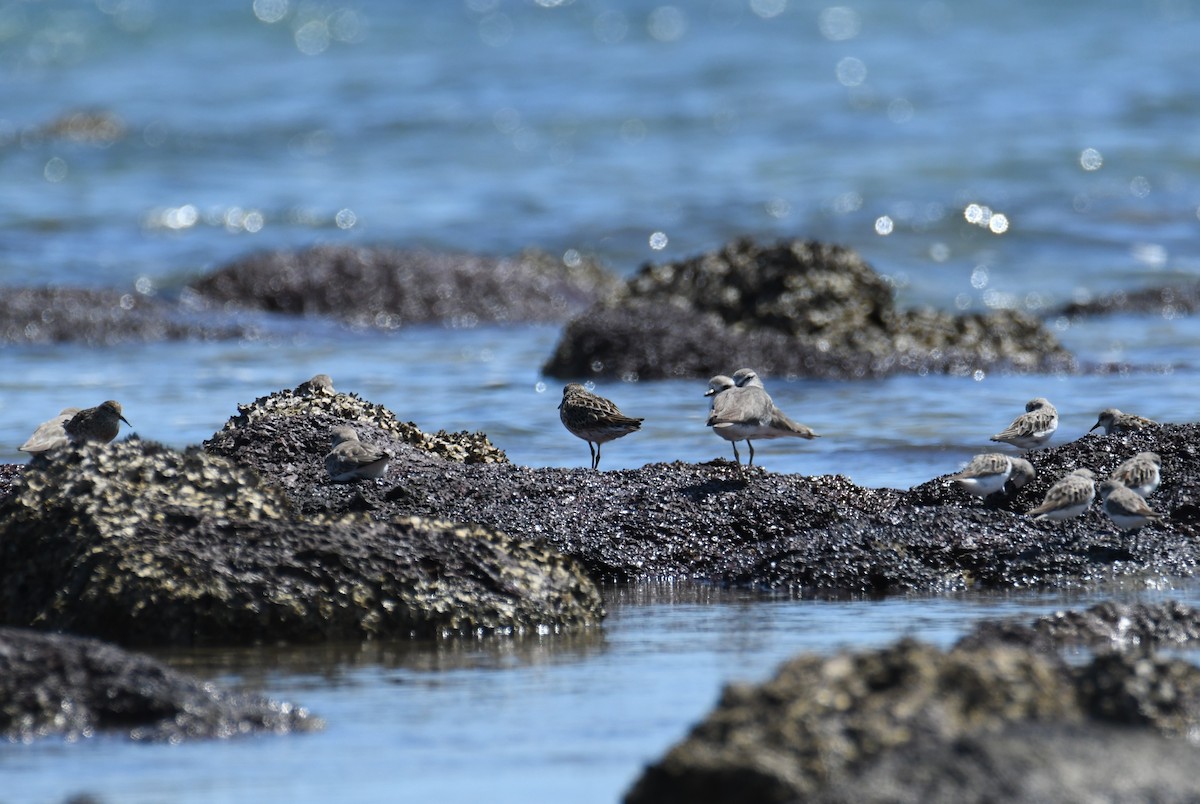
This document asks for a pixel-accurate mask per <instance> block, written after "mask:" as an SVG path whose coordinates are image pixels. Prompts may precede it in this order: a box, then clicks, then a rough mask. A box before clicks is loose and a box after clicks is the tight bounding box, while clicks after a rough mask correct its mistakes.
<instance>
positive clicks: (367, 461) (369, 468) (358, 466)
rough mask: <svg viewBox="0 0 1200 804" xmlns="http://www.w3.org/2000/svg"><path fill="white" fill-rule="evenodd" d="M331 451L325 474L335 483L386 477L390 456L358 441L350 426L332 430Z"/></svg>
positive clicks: (342, 425)
mask: <svg viewBox="0 0 1200 804" xmlns="http://www.w3.org/2000/svg"><path fill="white" fill-rule="evenodd" d="M330 447H331V449H330V451H329V454H328V455H326V456H325V471H326V472H328V473H329V477H330V479H331V480H333V482H334V483H351V482H353V481H355V480H375V479H377V478H380V477H383V473H384V472H386V471H387V468H388V461H390V460H391V455H389V454H388V453H387V452H386V451H385V450H382V449H378V448H376V447H370V446H367V445H366V444H364V443H362V442H361V441H359V440H358V433H357V432H356V431H355V430H354V428H353V427H351V426H350V425H347V424H340V425H338V426H337V427H334V428H333V430H332V434H331V437H330Z"/></svg>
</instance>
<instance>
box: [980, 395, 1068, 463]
mask: <svg viewBox="0 0 1200 804" xmlns="http://www.w3.org/2000/svg"><path fill="white" fill-rule="evenodd" d="M1057 429H1058V411H1057V410H1055V408H1054V406H1053V405H1051V404H1050V402H1049V400H1047V399H1046V398H1045V397H1042V396H1039V397H1037V398H1036V399H1031V400H1029V401H1028V402H1026V403H1025V412H1024V413H1022V414H1021V415H1020V416H1018V417H1017V418H1015V419H1013V421H1012V424H1010V425H1009V426H1008V427H1005V428H1004V429H1003V430H1001V431H1000V432H998V433H996V434H995V435H994V436H992V441H1000V442H1003V443H1005V444H1012V445H1013V446H1014V447H1017V448H1018V449H1024V450H1030V449H1037V448H1038V447H1040V446H1042V445H1043V444H1045V443H1046V442H1047V441H1049V440H1050V436H1052V435H1054V431H1055V430H1057Z"/></svg>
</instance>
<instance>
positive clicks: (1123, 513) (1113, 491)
mask: <svg viewBox="0 0 1200 804" xmlns="http://www.w3.org/2000/svg"><path fill="white" fill-rule="evenodd" d="M1100 497H1101V499H1103V500H1104V513H1106V514H1108V518H1109V519H1111V520H1112V521H1113V524H1114V525H1116V526H1117V528H1118V529H1120V530H1135V529H1137V528H1140V527H1142V526H1143V525H1146V524H1149V523H1150V522H1155V521H1157V520H1159V519H1162V514H1159V513H1156V512H1155V511H1154V509H1152V508H1151V507H1150V506H1149V505H1147V504H1146V501H1145V500H1144V499H1143V498H1142V496H1141V495H1140V494H1138V493H1137V492H1135V491H1134V490H1133V489H1129V488H1126V487H1125V486H1124V485H1122V484H1121V481H1119V480H1113V479H1112V478H1111V477H1110V478H1109V479H1108V480H1105V481H1104V482H1103V483H1101V484H1100Z"/></svg>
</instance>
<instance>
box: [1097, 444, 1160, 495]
mask: <svg viewBox="0 0 1200 804" xmlns="http://www.w3.org/2000/svg"><path fill="white" fill-rule="evenodd" d="M1109 477H1111V478H1112V479H1113V480H1117V481H1119V482H1120V483H1121V485H1123V486H1125V487H1126V488H1127V489H1129V490H1130V491H1132V492H1134V493H1135V494H1140V495H1141V496H1143V497H1149V496H1150V495H1151V494H1153V493H1154V492H1155V491H1157V490H1158V485H1159V483H1161V482H1162V459H1161V458H1159V457H1158V453H1157V452H1139V453H1138V454H1137V455H1134V456H1133V457H1132V458H1130V459H1129V460H1127V461H1125V462H1124V463H1123V464H1121V465H1120V466H1118V467H1117V468H1116V469H1114V470H1113V473H1112V474H1111V475H1109Z"/></svg>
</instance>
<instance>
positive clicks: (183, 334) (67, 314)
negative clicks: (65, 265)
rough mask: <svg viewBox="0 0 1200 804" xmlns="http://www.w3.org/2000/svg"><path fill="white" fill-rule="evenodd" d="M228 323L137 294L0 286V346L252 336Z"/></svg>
mask: <svg viewBox="0 0 1200 804" xmlns="http://www.w3.org/2000/svg"><path fill="white" fill-rule="evenodd" d="M258 334H259V332H258V330H256V329H254V328H252V327H249V326H246V325H242V324H236V323H230V322H224V323H222V322H202V321H200V320H198V319H197V318H195V317H194V316H189V315H187V314H186V313H185V312H184V311H182V310H180V309H179V308H177V307H176V306H174V305H171V304H168V303H167V302H164V301H161V300H158V299H156V298H153V297H148V296H144V295H142V294H140V293H121V292H120V291H115V290H88V289H83V288H20V287H17V288H5V290H4V293H3V294H0V344H5V343H7V344H29V343H38V344H44V343H64V342H81V343H87V344H93V345H109V344H114V343H129V342H134V343H138V342H149V341H162V340H186V339H197V340H199V339H206V340H217V339H227V338H249V337H256V336H257V335H258Z"/></svg>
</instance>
